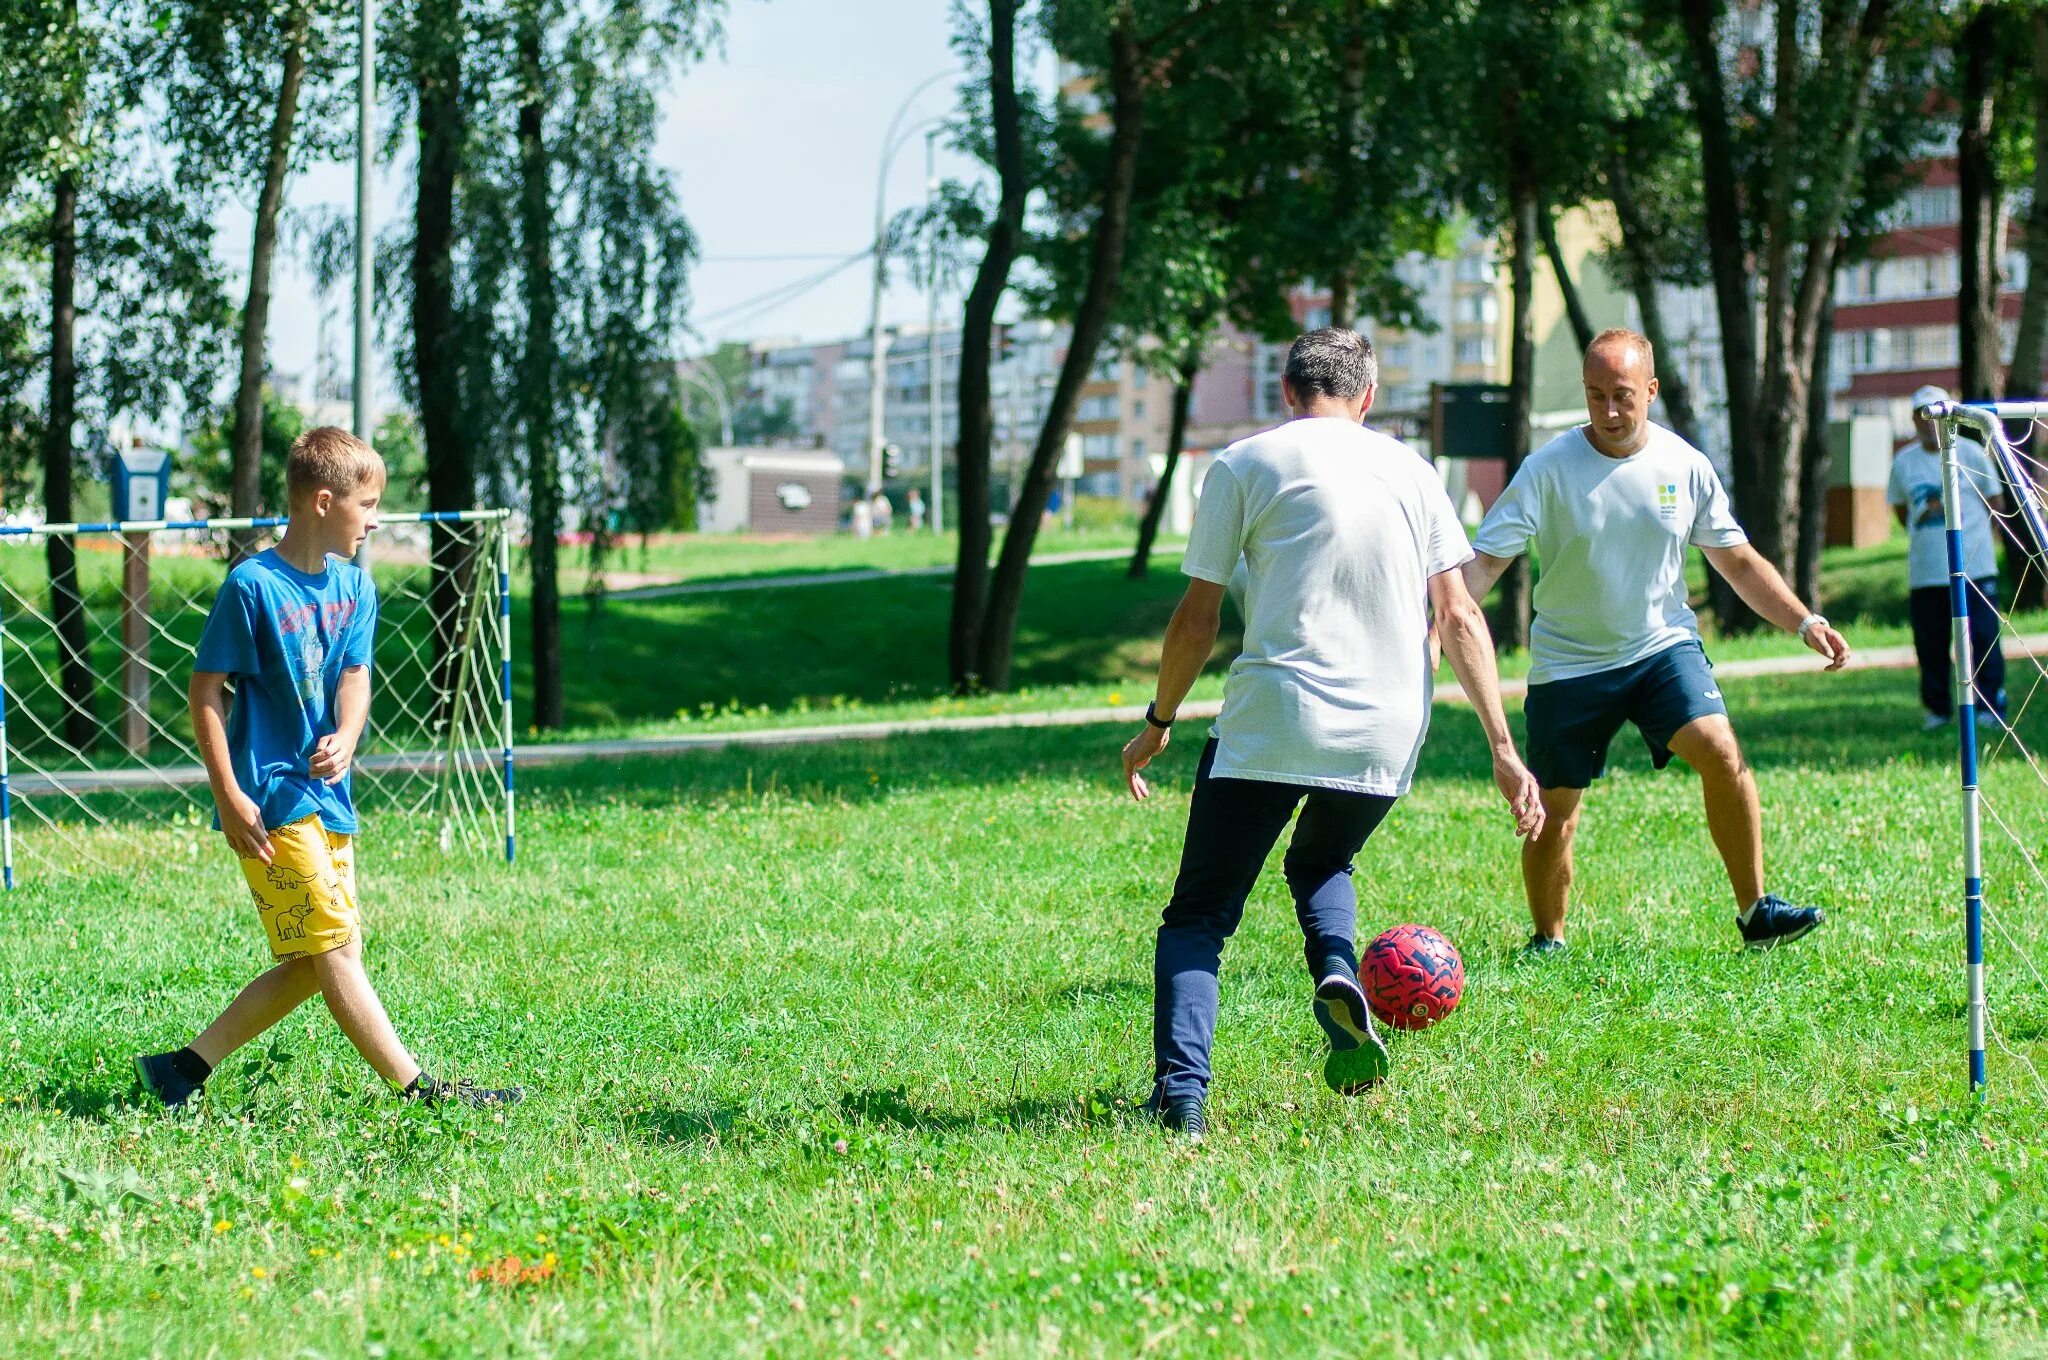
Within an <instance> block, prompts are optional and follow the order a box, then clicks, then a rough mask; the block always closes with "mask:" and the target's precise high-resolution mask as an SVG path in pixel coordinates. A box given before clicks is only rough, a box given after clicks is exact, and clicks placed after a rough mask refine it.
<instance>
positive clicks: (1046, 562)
mask: <svg viewBox="0 0 2048 1360" xmlns="http://www.w3.org/2000/svg"><path fill="white" fill-rule="evenodd" d="M1185 546H1186V545H1185V544H1183V543H1160V544H1157V545H1156V546H1154V548H1153V549H1152V551H1153V555H1154V556H1156V557H1160V558H1178V557H1179V556H1180V552H1181V549H1182V548H1183V547H1185ZM1131 552H1132V549H1131V548H1088V549H1084V550H1080V551H1076V552H1063V553H1046V554H1044V555H1042V556H1039V557H1034V558H1032V559H1031V565H1032V566H1034V567H1059V566H1065V565H1067V564H1068V563H1070V562H1115V561H1118V560H1120V559H1123V558H1127V557H1129V556H1130V555H1131ZM952 574H953V564H952V563H951V562H945V563H941V564H940V565H938V566H934V567H860V568H856V569H853V570H849V571H813V572H805V573H804V574H802V575H800V576H739V577H734V578H732V579H731V580H726V581H678V582H675V583H674V584H672V585H665V586H635V587H633V588H632V589H629V590H608V591H606V592H605V598H606V599H607V600H629V601H639V600H670V599H675V598H676V597H678V596H682V595H724V594H727V593H729V592H731V591H735V590H786V589H790V588H793V587H796V586H840V585H846V584H847V583H848V582H852V581H893V580H899V579H901V580H913V579H916V578H918V577H929V576H951V575H952Z"/></svg>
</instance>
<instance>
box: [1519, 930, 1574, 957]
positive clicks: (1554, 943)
mask: <svg viewBox="0 0 2048 1360" xmlns="http://www.w3.org/2000/svg"><path fill="white" fill-rule="evenodd" d="M1571 948H1572V947H1571V946H1570V945H1569V944H1566V943H1565V942H1564V941H1563V940H1560V939H1558V938H1557V937H1556V936H1554V935H1531V936H1530V937H1529V943H1527V944H1525V945H1523V946H1522V948H1521V950H1520V953H1521V956H1522V957H1523V958H1525V959H1528V960H1530V961H1532V962H1534V961H1538V960H1542V959H1548V958H1555V957H1556V956H1557V955H1559V954H1569V953H1570V952H1571Z"/></svg>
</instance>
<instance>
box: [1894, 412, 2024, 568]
mask: <svg viewBox="0 0 2048 1360" xmlns="http://www.w3.org/2000/svg"><path fill="white" fill-rule="evenodd" d="M1956 471H1957V472H1958V473H1960V474H1961V476H1962V482H1963V571H1964V572H1965V573H1967V574H1968V576H1969V578H1970V579H1971V580H1973V581H1982V580H1985V579H1987V578H1989V577H1992V576H1996V575H1998V550H1997V548H1996V546H1995V545H1994V544H1993V543H1992V541H1991V512H1990V511H1989V510H1988V509H1987V508H1986V507H1985V504H1984V502H1985V499H1986V498H1987V497H1996V496H1999V495H2001V494H2003V492H2004V490H2005V488H2004V486H2003V485H2002V484H2001V483H2000V481H1999V477H1998V473H1997V470H1996V469H1994V468H1993V467H1992V466H1991V455H1990V454H1988V453H1986V452H1985V451H1984V446H1983V445H1982V444H1980V443H1978V442H1977V441H1976V440H1974V439H1958V440H1957V441H1956ZM1884 498H1885V499H1886V500H1887V501H1889V502H1891V503H1892V504H1893V505H1903V506H1905V507H1906V588H1907V589H1909V590H1919V589H1922V588H1923V587H1926V586H1945V585H1947V584H1948V537H1947V532H1946V531H1947V528H1948V526H1947V524H1946V523H1945V522H1944V520H1943V517H1942V508H1941V455H1940V454H1938V453H1934V452H1932V451H1930V450H1929V449H1928V448H1927V447H1926V446H1925V445H1923V444H1921V443H1920V442H1919V441H1917V440H1916V441H1914V442H1913V443H1912V444H1911V445H1909V446H1907V447H1906V448H1904V449H1901V450H1900V451H1899V455H1898V457H1896V458H1894V459H1892V476H1891V482H1890V483H1889V485H1887V486H1886V487H1885V493H1884Z"/></svg>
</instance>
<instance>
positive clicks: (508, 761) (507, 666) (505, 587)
mask: <svg viewBox="0 0 2048 1360" xmlns="http://www.w3.org/2000/svg"><path fill="white" fill-rule="evenodd" d="M497 530H498V696H499V699H500V702H501V704H502V706H503V708H504V730H505V862H506V863H507V864H510V863H511V862H512V856H513V850H514V846H515V844H516V842H515V841H514V840H513V835H512V831H513V828H512V534H511V532H510V531H509V530H508V529H507V527H506V524H505V521H503V520H499V521H498V525H497Z"/></svg>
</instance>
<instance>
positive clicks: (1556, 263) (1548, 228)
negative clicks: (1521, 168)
mask: <svg viewBox="0 0 2048 1360" xmlns="http://www.w3.org/2000/svg"><path fill="white" fill-rule="evenodd" d="M1536 225H1537V227H1538V228H1539V229H1540V230H1541V231H1542V233H1543V255H1544V258H1546V259H1548V260H1549V261H1550V274H1551V277H1552V278H1554V279H1556V280H1557V291H1558V292H1559V293H1561V294H1563V296H1564V311H1565V315H1566V316H1567V317H1569V318H1571V323H1572V338H1573V339H1575V340H1577V341H1578V342H1579V349H1580V351H1581V352H1584V351H1585V350H1587V349H1590V348H1592V345H1593V318H1592V317H1590V316H1588V315H1587V314H1586V303H1585V300H1584V299H1583V298H1581V297H1580V296H1579V285H1578V283H1577V282H1576V281H1575V280H1574V279H1573V278H1572V271H1571V269H1570V268H1569V267H1567V266H1566V264H1565V260H1564V249H1563V248H1562V247H1561V246H1559V245H1558V243H1557V219H1556V218H1554V217H1552V216H1551V215H1550V209H1549V207H1548V206H1539V207H1538V208H1537V210H1536ZM1650 343H1651V344H1652V345H1655V344H1656V343H1657V342H1656V341H1654V340H1652V341H1651V342H1650Z"/></svg>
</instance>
